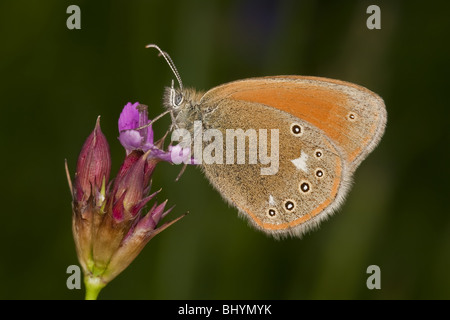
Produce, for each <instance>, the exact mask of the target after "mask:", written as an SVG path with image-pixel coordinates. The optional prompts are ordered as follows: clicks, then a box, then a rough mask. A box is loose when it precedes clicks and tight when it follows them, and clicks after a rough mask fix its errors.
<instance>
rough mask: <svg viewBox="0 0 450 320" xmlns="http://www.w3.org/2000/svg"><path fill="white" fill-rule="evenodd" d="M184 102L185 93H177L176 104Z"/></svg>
mask: <svg viewBox="0 0 450 320" xmlns="http://www.w3.org/2000/svg"><path fill="white" fill-rule="evenodd" d="M182 102H183V95H182V94H181V93H177V94H176V95H175V105H176V106H179V105H180V104H181V103H182Z"/></svg>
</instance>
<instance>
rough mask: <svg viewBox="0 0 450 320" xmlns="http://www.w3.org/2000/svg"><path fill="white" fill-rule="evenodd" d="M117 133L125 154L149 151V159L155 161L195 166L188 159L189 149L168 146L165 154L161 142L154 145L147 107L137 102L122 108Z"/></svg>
mask: <svg viewBox="0 0 450 320" xmlns="http://www.w3.org/2000/svg"><path fill="white" fill-rule="evenodd" d="M119 132H120V135H119V141H120V143H121V144H122V146H123V147H124V148H125V150H126V152H127V154H129V153H130V152H132V151H133V150H136V149H139V150H143V151H144V152H147V151H150V154H149V158H151V159H155V160H157V161H160V160H163V161H167V162H170V163H175V164H180V163H181V162H183V163H186V164H197V163H196V162H195V160H194V159H193V158H190V154H191V152H190V148H183V147H181V146H180V145H176V146H169V148H168V149H169V150H168V152H165V151H163V150H161V149H160V147H161V144H162V143H161V141H158V142H156V143H154V141H153V130H152V121H151V120H149V119H148V113H147V106H146V105H143V104H139V102H136V103H134V104H131V102H129V103H128V104H127V105H126V106H125V107H124V108H123V110H122V113H121V114H120V117H119ZM173 160H175V161H173Z"/></svg>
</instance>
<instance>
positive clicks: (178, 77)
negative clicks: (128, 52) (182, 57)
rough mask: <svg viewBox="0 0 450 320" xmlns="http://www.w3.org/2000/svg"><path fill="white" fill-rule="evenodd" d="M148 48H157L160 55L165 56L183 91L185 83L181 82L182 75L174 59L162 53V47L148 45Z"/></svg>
mask: <svg viewBox="0 0 450 320" xmlns="http://www.w3.org/2000/svg"><path fill="white" fill-rule="evenodd" d="M145 47H146V48H155V49H156V50H158V51H159V55H161V56H163V57H164V59H165V60H166V62H167V64H168V65H169V67H170V69H171V70H172V72H173V74H174V75H175V77H176V78H177V81H178V84H179V85H180V89H181V90H183V82H181V77H180V74H179V73H178V70H177V68H176V67H175V64H174V63H173V61H172V58H171V57H170V56H169V54H168V53H167V52H165V51H162V50H161V48H160V47H158V46H157V45H156V44H148V45H146V46H145Z"/></svg>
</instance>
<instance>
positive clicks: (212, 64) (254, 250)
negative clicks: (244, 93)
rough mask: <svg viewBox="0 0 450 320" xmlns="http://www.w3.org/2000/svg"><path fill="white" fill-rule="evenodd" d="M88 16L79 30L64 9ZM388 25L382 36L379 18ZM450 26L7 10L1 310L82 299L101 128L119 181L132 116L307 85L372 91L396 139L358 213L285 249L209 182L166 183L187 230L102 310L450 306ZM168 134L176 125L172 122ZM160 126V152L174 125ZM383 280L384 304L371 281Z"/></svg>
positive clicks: (267, 6) (315, 5)
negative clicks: (156, 303)
mask: <svg viewBox="0 0 450 320" xmlns="http://www.w3.org/2000/svg"><path fill="white" fill-rule="evenodd" d="M71 4H77V5H79V6H80V8H81V26H82V29H81V30H68V29H67V28H66V19H67V18H68V16H69V15H68V14H67V13H66V9H67V7H68V6H69V5H71ZM370 4H377V5H379V6H380V8H381V27H382V29H381V30H368V29H367V27H366V19H367V18H368V17H369V15H368V14H367V13H366V9H367V7H368V6H369V5H370ZM449 12H450V3H449V2H444V1H441V2H437V1H426V2H424V1H415V2H413V1H403V2H400V1H361V0H360V1H345V2H344V1H339V2H338V1H256V0H248V1H222V2H217V1H194V0H192V1H168V0H165V1H128V2H126V1H65V0H64V1H62V0H58V1H56V0H55V1H18V0H14V1H13V0H2V1H1V2H0V43H1V44H0V75H1V86H0V99H1V117H2V121H1V122H2V124H1V146H2V156H1V172H2V173H1V174H2V176H1V178H2V179H1V193H0V194H1V200H2V210H1V213H0V214H1V219H0V228H1V232H0V298H3V299H81V298H83V296H84V288H83V290H72V291H71V290H68V289H67V287H66V279H67V277H68V274H66V268H67V267H68V266H69V265H72V264H78V261H77V258H76V254H75V249H74V243H73V239H72V234H71V205H70V202H71V197H70V194H69V189H68V186H67V182H66V177H65V173H64V159H65V158H67V159H68V163H69V166H70V168H71V171H72V173H73V171H74V169H75V165H76V160H77V156H78V153H79V151H80V149H81V146H82V144H83V142H84V140H85V138H86V137H87V136H88V135H89V133H90V132H91V130H92V129H93V127H94V124H95V120H96V117H97V116H98V115H101V116H102V129H103V132H104V133H105V135H106V136H107V137H108V139H109V142H110V147H111V152H112V158H113V168H112V174H113V175H115V172H117V169H118V167H119V165H120V163H121V161H122V160H123V157H124V151H123V149H122V147H121V146H120V144H119V142H118V141H117V139H116V137H117V136H118V132H117V118H118V115H119V113H120V111H121V109H122V107H123V105H124V104H126V103H127V102H129V101H131V102H135V101H139V102H141V103H145V104H147V105H149V106H150V116H151V117H154V116H156V115H158V114H159V113H161V112H162V110H163V108H162V104H161V99H162V93H163V88H164V86H166V85H169V84H170V81H171V79H172V78H173V76H172V74H171V72H170V70H169V68H168V66H167V65H166V64H165V62H164V60H163V59H162V58H158V57H157V52H156V51H155V50H149V49H144V46H145V45H146V44H148V43H156V44H158V45H159V46H160V47H161V48H163V49H164V50H166V51H167V52H169V53H170V55H171V56H172V58H173V60H174V62H175V63H176V65H177V67H178V69H179V71H180V73H181V76H182V79H183V81H184V84H185V86H192V87H195V88H197V89H199V90H207V89H209V88H212V87H214V86H216V85H219V84H221V83H225V82H229V81H232V80H237V79H242V78H247V77H254V76H265V75H282V74H298V75H313V76H323V77H330V78H336V79H341V80H346V81H350V82H354V83H357V84H360V85H363V86H365V87H367V88H369V89H371V90H373V91H375V92H377V93H378V94H380V95H381V96H382V97H383V98H384V99H385V102H386V106H387V110H388V125H387V130H386V133H385V136H384V137H383V139H382V141H381V143H380V145H379V147H378V148H377V149H376V150H375V151H374V152H373V154H371V155H370V156H369V158H368V159H367V160H366V161H364V162H363V163H362V165H361V167H360V168H359V169H358V170H357V172H356V175H355V183H354V186H353V188H352V191H351V192H350V194H349V196H348V199H347V201H346V203H345V205H344V206H343V207H342V208H341V210H340V211H339V212H338V213H337V214H336V215H335V216H333V217H332V218H331V219H330V220H329V221H327V222H325V223H323V224H322V226H321V228H320V229H319V230H316V231H314V232H311V233H309V234H307V235H306V236H305V237H304V238H303V239H286V240H281V241H276V240H273V239H272V238H269V237H267V236H265V235H264V234H263V233H261V232H258V231H256V230H254V229H252V228H250V227H249V226H248V225H247V222H246V221H244V220H242V219H240V218H238V216H237V212H236V210H234V209H232V208H229V207H228V206H227V205H226V204H225V203H224V202H223V201H222V199H221V197H220V195H219V194H218V193H217V192H216V191H214V190H213V189H212V188H211V186H210V185H209V183H208V181H207V180H206V179H205V178H204V177H203V176H202V174H201V172H200V170H198V169H196V168H192V167H190V168H188V169H187V170H186V172H185V174H184V176H183V177H182V178H181V180H180V181H179V182H175V181H174V180H175V178H176V176H177V174H178V172H179V170H180V167H177V166H170V165H168V164H161V165H160V166H158V168H157V170H156V173H155V176H154V181H153V185H154V188H155V189H156V188H160V187H162V188H163V191H162V192H161V195H160V196H159V197H158V199H159V200H160V201H161V200H164V199H165V198H168V199H169V204H176V208H175V210H174V211H173V212H172V213H171V214H170V216H171V217H172V218H173V217H175V216H177V215H180V214H182V213H184V212H185V211H189V212H190V214H189V215H188V216H187V217H185V218H184V219H183V220H182V221H180V222H178V223H177V224H175V225H174V226H173V227H171V228H169V229H168V230H167V231H164V232H163V233H162V234H160V235H158V236H157V237H156V238H154V239H153V240H152V241H151V242H150V243H149V245H148V246H147V247H146V248H145V249H144V251H143V252H142V253H141V254H140V256H139V257H138V258H137V259H136V260H135V261H134V262H133V263H132V265H131V266H130V267H129V268H128V269H127V270H125V271H124V272H123V273H122V274H121V275H120V276H119V277H118V278H116V279H115V280H114V281H113V282H111V283H110V284H109V285H108V286H107V287H106V288H105V289H104V290H103V291H102V292H101V294H100V298H101V299H431V298H438V299H449V298H450V272H449V271H450V210H449V209H450V208H449V207H450V206H449V204H448V201H449V198H450V197H449V196H450V192H449V190H450V188H449V184H450V174H449V173H450V170H449V166H450V151H449V142H450V134H449V127H450V121H449V120H450V117H449V116H450V112H449V110H450V105H449V102H450V99H449V96H448V93H449V82H448V77H449V75H450V67H449V66H450V64H449V58H450V50H449V49H450V46H449V36H450V19H449V18H448V13H449ZM164 121H165V122H164ZM164 121H162V122H160V123H158V124H157V125H156V128H155V130H156V131H157V133H158V134H159V135H161V134H162V133H163V132H164V131H165V129H166V127H167V125H168V119H166V120H164ZM372 264H375V265H378V266H379V267H380V268H381V290H368V289H367V287H366V279H367V277H368V274H366V269H367V267H368V266H369V265H372Z"/></svg>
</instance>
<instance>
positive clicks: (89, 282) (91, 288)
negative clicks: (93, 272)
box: [84, 276, 106, 300]
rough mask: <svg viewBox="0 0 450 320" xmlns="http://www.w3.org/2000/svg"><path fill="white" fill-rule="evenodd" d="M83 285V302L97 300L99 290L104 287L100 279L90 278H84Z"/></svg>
mask: <svg viewBox="0 0 450 320" xmlns="http://www.w3.org/2000/svg"><path fill="white" fill-rule="evenodd" d="M84 285H85V286H86V297H85V300H97V297H98V294H99V293H100V290H102V289H103V288H104V287H105V286H106V284H105V283H103V281H102V280H101V278H99V277H92V276H91V277H89V276H87V277H84Z"/></svg>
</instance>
